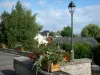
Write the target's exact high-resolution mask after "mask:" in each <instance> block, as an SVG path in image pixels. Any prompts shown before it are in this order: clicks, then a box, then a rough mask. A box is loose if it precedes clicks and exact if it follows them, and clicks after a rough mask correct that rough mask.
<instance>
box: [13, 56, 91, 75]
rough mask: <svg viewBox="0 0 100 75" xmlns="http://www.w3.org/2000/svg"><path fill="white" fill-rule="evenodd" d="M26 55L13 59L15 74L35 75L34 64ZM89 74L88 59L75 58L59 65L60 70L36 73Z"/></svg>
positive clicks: (48, 74)
mask: <svg viewBox="0 0 100 75" xmlns="http://www.w3.org/2000/svg"><path fill="white" fill-rule="evenodd" d="M33 64H34V62H31V60H30V59H29V58H28V57H25V56H21V57H16V58H15V59H14V69H15V71H16V73H17V75H36V66H35V67H33V66H34V65H33ZM51 74H52V75H91V60H90V59H75V60H73V61H71V62H68V63H66V64H65V65H63V66H62V65H61V71H59V72H53V73H48V72H46V71H43V70H41V71H38V72H37V75H51Z"/></svg>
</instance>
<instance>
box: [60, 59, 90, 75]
mask: <svg viewBox="0 0 100 75" xmlns="http://www.w3.org/2000/svg"><path fill="white" fill-rule="evenodd" d="M61 70H62V71H64V72H67V73H70V74H71V75H91V60H90V59H87V58H85V59H75V60H73V61H72V62H69V63H66V64H65V65H64V66H61Z"/></svg>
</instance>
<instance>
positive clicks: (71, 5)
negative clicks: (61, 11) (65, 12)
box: [68, 1, 76, 60]
mask: <svg viewBox="0 0 100 75" xmlns="http://www.w3.org/2000/svg"><path fill="white" fill-rule="evenodd" d="M75 7H76V6H75V4H74V3H73V1H71V3H69V6H68V8H69V12H70V13H71V29H72V33H71V59H72V60H74V44H73V13H74V10H75Z"/></svg>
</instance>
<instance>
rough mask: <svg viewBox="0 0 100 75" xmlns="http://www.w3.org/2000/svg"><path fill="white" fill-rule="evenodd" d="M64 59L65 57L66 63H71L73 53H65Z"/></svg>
mask: <svg viewBox="0 0 100 75" xmlns="http://www.w3.org/2000/svg"><path fill="white" fill-rule="evenodd" d="M63 57H64V61H65V62H68V61H70V59H71V53H70V52H66V51H65V52H64V53H63Z"/></svg>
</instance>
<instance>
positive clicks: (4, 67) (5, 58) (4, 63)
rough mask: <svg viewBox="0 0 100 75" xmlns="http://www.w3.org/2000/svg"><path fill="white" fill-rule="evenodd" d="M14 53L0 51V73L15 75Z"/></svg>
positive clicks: (1, 74) (0, 74) (2, 74)
mask: <svg viewBox="0 0 100 75" xmlns="http://www.w3.org/2000/svg"><path fill="white" fill-rule="evenodd" d="M14 57H15V56H14V55H10V54H4V53H0V75H15V72H14V69H13V58H14Z"/></svg>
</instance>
